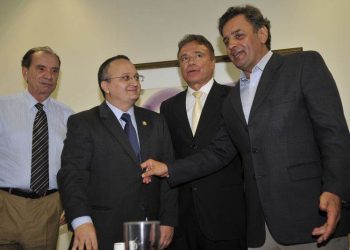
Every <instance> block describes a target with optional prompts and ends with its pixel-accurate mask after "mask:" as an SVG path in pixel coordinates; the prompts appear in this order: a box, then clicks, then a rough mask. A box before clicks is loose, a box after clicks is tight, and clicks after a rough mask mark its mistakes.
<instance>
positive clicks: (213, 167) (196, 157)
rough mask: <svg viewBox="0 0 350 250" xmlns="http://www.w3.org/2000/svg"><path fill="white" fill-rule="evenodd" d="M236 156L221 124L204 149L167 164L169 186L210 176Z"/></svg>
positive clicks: (224, 127) (233, 147) (228, 136)
mask: <svg viewBox="0 0 350 250" xmlns="http://www.w3.org/2000/svg"><path fill="white" fill-rule="evenodd" d="M236 155H237V150H236V148H235V146H234V144H233V142H232V140H231V137H230V135H229V133H228V131H227V129H226V126H225V124H223V125H222V126H221V128H220V130H219V131H218V133H217V134H216V136H215V138H214V140H213V141H212V142H211V143H210V144H209V145H208V146H207V147H205V148H204V149H202V150H201V151H199V152H198V153H196V154H193V155H190V156H188V157H186V158H184V159H178V160H176V161H175V162H173V163H168V164H167V165H168V167H169V176H170V177H169V178H168V182H169V184H170V186H177V185H180V184H182V183H185V182H188V181H192V180H194V179H197V178H200V177H203V176H206V175H209V174H212V173H214V172H216V171H219V170H220V169H222V168H224V167H226V166H228V164H229V163H230V162H231V161H232V160H233V158H234V157H235V156H236Z"/></svg>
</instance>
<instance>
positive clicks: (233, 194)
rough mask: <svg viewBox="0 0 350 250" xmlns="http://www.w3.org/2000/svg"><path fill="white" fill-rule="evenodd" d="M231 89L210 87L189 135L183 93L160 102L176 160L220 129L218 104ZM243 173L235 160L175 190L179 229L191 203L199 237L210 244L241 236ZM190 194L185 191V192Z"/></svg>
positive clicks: (206, 142) (213, 135)
mask: <svg viewBox="0 0 350 250" xmlns="http://www.w3.org/2000/svg"><path fill="white" fill-rule="evenodd" d="M230 89H231V87H228V86H224V85H220V84H218V83H214V84H213V86H212V88H211V90H210V92H209V94H208V97H207V100H206V102H205V105H204V107H203V110H202V113H201V117H200V120H199V124H198V128H197V132H196V134H195V136H193V135H192V131H191V126H190V124H189V121H188V118H187V112H186V94H187V90H185V91H183V92H181V93H179V94H177V95H176V96H174V97H172V98H170V99H168V100H166V101H164V102H163V103H162V105H161V107H160V111H161V113H162V114H163V115H164V117H165V119H166V121H167V124H168V127H169V131H170V134H171V137H172V141H173V145H174V150H175V156H176V158H184V157H186V156H188V155H192V154H194V153H196V152H198V151H199V150H200V149H202V148H204V147H205V146H207V145H208V144H209V143H210V142H211V141H212V140H213V138H214V137H215V135H216V133H217V131H218V129H219V128H220V126H221V125H222V122H223V119H222V116H221V110H222V104H223V102H224V100H225V98H226V96H227V95H228V93H229V91H230ZM242 177H243V173H242V166H241V161H240V159H239V157H236V158H235V159H234V160H233V161H232V162H230V164H228V165H227V166H226V167H225V168H224V169H222V170H220V171H218V172H216V173H214V174H211V175H208V176H205V177H202V178H199V179H197V180H194V181H192V182H190V183H187V184H185V185H182V186H181V187H180V188H179V226H180V227H181V226H182V225H184V224H185V223H186V221H185V220H187V219H188V217H187V216H186V215H187V214H188V210H189V209H192V208H191V207H190V203H191V202H190V201H191V197H188V196H189V195H192V199H193V203H194V204H193V205H194V211H195V214H196V217H197V220H198V223H199V227H200V229H201V231H202V233H203V234H204V235H205V236H206V237H207V238H208V239H210V240H230V239H235V238H242V237H244V235H245V203H244V197H243V196H244V195H243V178H242ZM190 189H191V190H192V191H189V190H190Z"/></svg>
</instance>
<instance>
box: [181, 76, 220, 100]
mask: <svg viewBox="0 0 350 250" xmlns="http://www.w3.org/2000/svg"><path fill="white" fill-rule="evenodd" d="M213 84H214V79H213V78H211V79H210V80H209V81H208V82H207V83H206V84H204V85H203V86H202V87H201V88H200V89H199V90H194V89H192V88H191V87H190V86H188V88H187V95H189V96H192V94H193V92H197V91H201V92H202V93H204V94H206V95H208V94H209V92H210V90H211V88H212V87H213Z"/></svg>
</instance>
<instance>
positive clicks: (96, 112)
mask: <svg viewBox="0 0 350 250" xmlns="http://www.w3.org/2000/svg"><path fill="white" fill-rule="evenodd" d="M142 80H143V76H141V75H139V74H138V73H137V71H136V68H135V66H134V65H133V64H132V63H131V62H130V61H129V59H128V58H127V57H126V56H122V55H119V56H115V57H112V58H110V59H108V60H106V61H105V62H104V63H103V64H102V65H101V67H100V69H99V72H98V81H99V86H100V89H101V91H102V93H103V95H104V97H105V101H104V102H103V103H102V104H101V105H100V106H97V107H94V108H92V109H90V110H87V111H84V112H81V113H78V114H76V115H74V116H71V117H70V119H69V120H68V129H67V130H68V131H67V138H66V140H65V142H64V148H63V152H62V168H61V169H60V171H59V173H58V183H59V187H60V190H61V191H62V195H61V197H62V202H63V207H64V209H65V211H66V218H67V220H68V222H69V223H71V225H72V227H73V229H74V240H73V248H72V249H81V250H83V249H84V245H85V247H86V248H87V249H98V248H99V249H102V250H105V249H107V250H108V249H113V243H115V242H120V241H123V223H124V222H126V221H142V220H160V223H161V226H160V231H161V236H160V246H161V249H163V248H165V247H167V246H168V245H169V243H170V242H171V239H172V235H173V230H174V226H175V225H176V223H177V190H171V189H170V188H169V185H168V183H167V182H166V180H162V179H154V180H153V182H152V184H151V185H150V186H146V185H143V184H142V183H141V180H140V174H141V168H140V166H139V164H140V161H141V160H142V159H147V158H149V157H152V158H153V157H154V158H155V159H162V160H164V161H170V160H172V159H173V148H172V143H171V138H170V134H169V131H168V128H167V126H166V122H165V120H164V119H163V118H162V117H161V116H160V115H159V114H157V113H155V112H152V111H149V110H146V109H143V108H139V107H137V106H135V105H134V104H135V102H136V101H137V99H138V98H139V95H140V81H142ZM123 129H124V131H125V132H124V131H123Z"/></svg>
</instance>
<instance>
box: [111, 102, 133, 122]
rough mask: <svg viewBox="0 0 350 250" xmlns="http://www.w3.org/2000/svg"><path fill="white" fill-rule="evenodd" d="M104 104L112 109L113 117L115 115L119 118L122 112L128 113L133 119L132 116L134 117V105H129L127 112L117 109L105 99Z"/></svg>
mask: <svg viewBox="0 0 350 250" xmlns="http://www.w3.org/2000/svg"><path fill="white" fill-rule="evenodd" d="M106 104H107V106H108V107H109V108H110V109H111V110H112V112H113V114H114V115H115V117H117V119H118V120H120V119H121V117H122V115H123V114H124V113H128V114H129V115H130V116H131V119H134V117H135V115H134V106H131V108H130V109H129V110H128V111H127V112H124V111H122V110H120V109H118V108H117V107H116V106H113V105H112V104H111V103H110V102H108V101H107V100H106Z"/></svg>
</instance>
